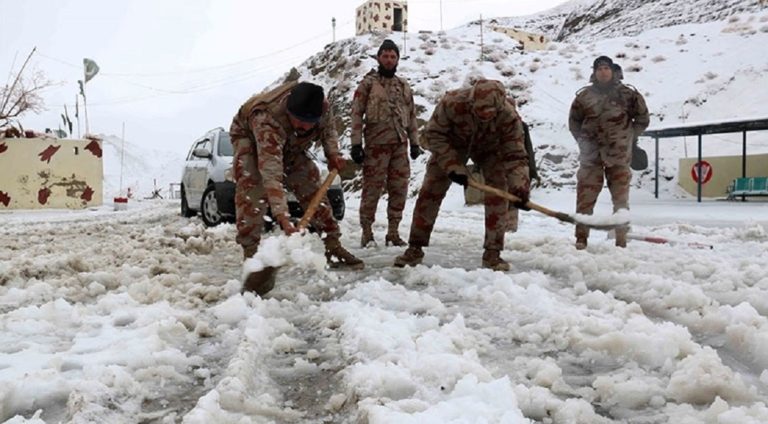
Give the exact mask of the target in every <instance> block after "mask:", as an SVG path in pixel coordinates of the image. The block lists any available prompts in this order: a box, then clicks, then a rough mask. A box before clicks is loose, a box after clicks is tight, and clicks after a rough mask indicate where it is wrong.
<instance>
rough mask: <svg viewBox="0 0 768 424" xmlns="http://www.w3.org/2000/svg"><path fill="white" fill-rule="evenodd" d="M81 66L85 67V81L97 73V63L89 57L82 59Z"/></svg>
mask: <svg viewBox="0 0 768 424" xmlns="http://www.w3.org/2000/svg"><path fill="white" fill-rule="evenodd" d="M83 66H84V67H85V82H88V81H90V80H91V79H92V78H93V77H95V76H96V74H98V73H99V65H97V64H96V62H94V61H93V60H91V59H83Z"/></svg>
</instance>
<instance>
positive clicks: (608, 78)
mask: <svg viewBox="0 0 768 424" xmlns="http://www.w3.org/2000/svg"><path fill="white" fill-rule="evenodd" d="M592 69H593V73H592V76H593V78H594V79H593V82H592V84H591V85H589V86H587V87H585V88H582V89H581V90H580V91H579V92H577V93H576V98H575V99H574V100H573V103H572V104H571V111H570V116H569V119H568V127H569V129H570V131H571V134H573V137H574V138H575V139H576V141H577V142H578V144H579V171H578V173H577V174H576V212H577V213H580V214H586V215H591V214H592V211H593V209H594V207H595V203H596V202H597V196H598V195H599V194H600V191H601V190H602V189H603V176H605V179H606V180H607V181H608V190H610V192H611V200H612V201H613V210H614V212H615V211H617V210H619V209H629V182H630V180H631V179H632V171H630V168H629V165H630V161H631V159H632V144H633V140H636V139H637V137H639V136H640V134H641V133H642V132H643V131H644V130H645V128H646V127H648V123H649V114H648V108H647V107H646V105H645V99H643V96H642V95H641V94H640V93H639V92H638V91H637V90H635V89H634V88H632V87H629V86H626V85H624V84H622V83H621V82H620V81H619V80H618V78H617V75H616V74H615V72H614V68H613V60H611V58H609V57H607V56H600V57H598V58H597V59H595V61H594V63H593V65H592ZM588 237H589V228H588V227H586V226H584V225H577V226H576V249H579V250H581V249H586V247H587V238H588ZM626 245H627V229H626V228H623V229H617V230H616V246H619V247H626Z"/></svg>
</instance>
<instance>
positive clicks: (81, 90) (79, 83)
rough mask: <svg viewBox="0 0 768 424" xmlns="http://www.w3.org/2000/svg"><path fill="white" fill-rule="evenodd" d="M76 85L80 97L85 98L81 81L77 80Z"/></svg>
mask: <svg viewBox="0 0 768 424" xmlns="http://www.w3.org/2000/svg"><path fill="white" fill-rule="evenodd" d="M77 85H79V86H80V95H81V96H83V98H85V90H83V80H77Z"/></svg>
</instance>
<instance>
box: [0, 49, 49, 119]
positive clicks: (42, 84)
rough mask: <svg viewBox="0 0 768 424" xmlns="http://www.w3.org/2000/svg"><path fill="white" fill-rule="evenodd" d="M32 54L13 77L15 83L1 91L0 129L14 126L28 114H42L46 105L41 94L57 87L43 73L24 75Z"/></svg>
mask: <svg viewBox="0 0 768 424" xmlns="http://www.w3.org/2000/svg"><path fill="white" fill-rule="evenodd" d="M34 52H35V49H33V50H32V53H34ZM32 53H30V54H29V57H27V60H26V61H25V62H24V65H23V66H22V67H21V69H20V70H19V72H18V73H17V74H16V75H15V76H13V83H12V84H11V85H6V86H3V88H2V89H0V128H5V127H7V126H12V125H13V123H14V122H16V123H18V118H20V117H21V116H22V115H23V114H25V113H27V112H35V113H40V112H42V111H43V110H44V106H45V105H44V102H43V98H42V96H41V95H40V94H41V93H42V91H43V90H45V89H46V88H48V87H51V86H53V85H55V84H54V83H53V82H52V81H50V80H49V79H48V78H46V76H45V74H43V73H42V72H41V71H31V72H29V73H27V74H26V75H25V74H24V69H25V68H26V65H27V62H29V58H30V57H31V56H32Z"/></svg>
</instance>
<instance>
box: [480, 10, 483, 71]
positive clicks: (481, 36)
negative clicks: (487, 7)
mask: <svg viewBox="0 0 768 424" xmlns="http://www.w3.org/2000/svg"><path fill="white" fill-rule="evenodd" d="M480 61H481V62H482V61H483V14H482V13H481V14H480Z"/></svg>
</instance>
